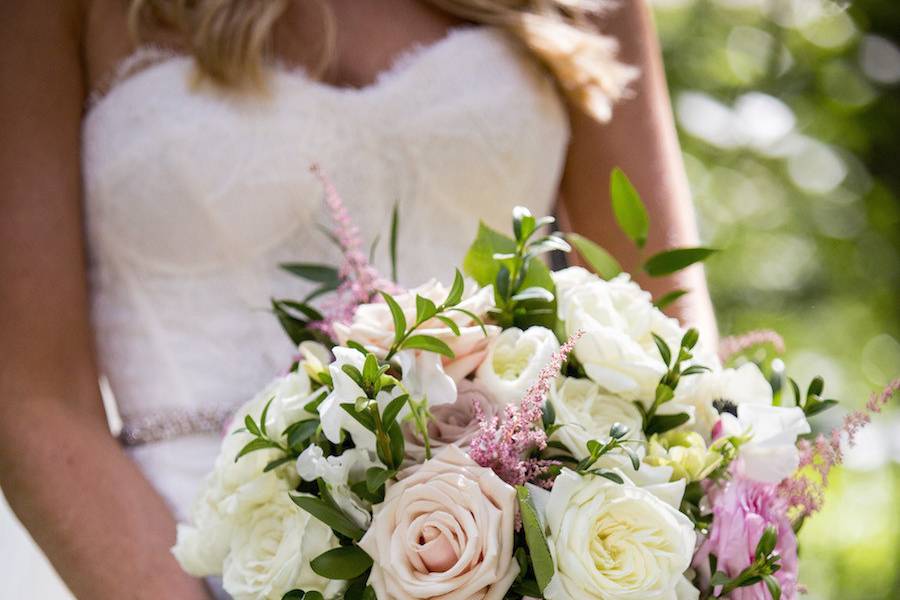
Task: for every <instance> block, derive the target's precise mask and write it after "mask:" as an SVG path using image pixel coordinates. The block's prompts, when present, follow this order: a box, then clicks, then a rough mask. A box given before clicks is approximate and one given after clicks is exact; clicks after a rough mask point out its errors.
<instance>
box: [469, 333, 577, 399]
mask: <svg viewBox="0 0 900 600" xmlns="http://www.w3.org/2000/svg"><path fill="white" fill-rule="evenodd" d="M557 350H559V341H558V340H557V339H556V335H555V334H554V333H553V332H552V331H550V330H549V329H547V328H545V327H530V328H528V329H527V330H525V331H522V330H521V329H518V328H516V327H512V328H510V329H507V330H505V331H504V332H503V333H501V334H500V335H499V336H497V337H496V338H494V340H493V341H491V344H490V346H488V351H487V356H486V357H485V359H484V362H482V363H481V366H480V367H478V371H477V374H476V376H475V382H476V383H478V384H479V385H481V386H482V387H484V388H485V389H486V390H487V391H488V392H489V393H490V394H491V395H492V396H493V397H494V399H495V400H497V401H498V402H499V403H501V404H515V403H518V402H521V400H522V398H523V397H524V396H525V392H526V391H528V388H529V387H531V386H532V385H533V384H534V382H535V381H536V380H537V376H538V373H539V372H540V370H541V369H542V368H543V367H544V366H545V365H546V364H547V363H548V362H549V361H550V359H551V358H552V356H553V353H554V352H556V351H557Z"/></svg>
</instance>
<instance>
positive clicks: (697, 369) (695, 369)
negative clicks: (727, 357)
mask: <svg viewBox="0 0 900 600" xmlns="http://www.w3.org/2000/svg"><path fill="white" fill-rule="evenodd" d="M709 371H712V369H710V368H709V367H705V366H703V365H691V366H689V367H688V368H687V369H685V370H684V371H682V372H681V376H682V377H686V376H688V375H697V374H698V373H707V372H709Z"/></svg>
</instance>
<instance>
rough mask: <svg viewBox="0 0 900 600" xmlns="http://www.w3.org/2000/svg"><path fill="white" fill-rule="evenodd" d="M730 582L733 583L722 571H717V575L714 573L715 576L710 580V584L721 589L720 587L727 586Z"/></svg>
mask: <svg viewBox="0 0 900 600" xmlns="http://www.w3.org/2000/svg"><path fill="white" fill-rule="evenodd" d="M729 581H731V578H730V577H729V576H728V575H727V574H725V573H723V572H722V571H716V572H715V573H713V576H712V577H710V579H709V583H710V585H712V586H713V587H719V586H720V585H725V584H726V583H728V582H729Z"/></svg>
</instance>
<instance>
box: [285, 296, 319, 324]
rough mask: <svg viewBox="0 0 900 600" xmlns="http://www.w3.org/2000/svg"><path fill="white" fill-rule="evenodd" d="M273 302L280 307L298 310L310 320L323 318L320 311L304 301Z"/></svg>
mask: <svg viewBox="0 0 900 600" xmlns="http://www.w3.org/2000/svg"><path fill="white" fill-rule="evenodd" d="M273 302H275V304H277V305H278V306H279V307H281V308H282V309H284V308H285V307H287V308H290V309H293V310H295V311H297V312H299V313H300V314H302V315H303V316H304V317H306V318H307V319H309V320H310V321H322V320H324V319H325V317H324V316H322V313H320V312H319V311H318V310H316V309H315V308H313V307H312V306H310V305H309V304H306V303H304V302H295V301H294V300H273Z"/></svg>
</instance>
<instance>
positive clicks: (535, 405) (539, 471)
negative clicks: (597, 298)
mask: <svg viewBox="0 0 900 600" xmlns="http://www.w3.org/2000/svg"><path fill="white" fill-rule="evenodd" d="M582 333H583V332H581V331H578V332H576V333H575V334H574V335H573V336H572V337H570V338H569V339H568V340H567V341H566V343H565V344H563V345H562V346H561V347H560V349H559V351H558V352H556V354H554V355H553V357H552V358H551V359H550V362H549V363H547V365H546V366H545V367H544V368H543V369H541V371H540V373H538V378H537V381H535V383H534V384H533V385H532V386H531V387H530V388H529V389H528V391H527V392H526V393H525V397H524V398H522V401H521V402H520V403H519V404H518V405H513V404H510V405H508V406H507V407H506V411H505V413H504V417H503V419H500V418H499V417H497V416H494V417H491V418H490V419H488V418H486V417H485V416H484V413H483V412H482V410H481V407H480V406H478V405H476V407H475V410H476V416H477V418H478V423H479V431H478V434H476V436H475V438H474V439H473V440H472V441H471V442H470V443H469V456H471V457H472V460H474V461H475V462H476V463H478V464H479V465H481V466H482V467H490V468H491V469H493V470H494V472H495V473H497V475H498V476H499V477H500V478H501V479H502V480H504V481H505V482H507V483H509V484H511V485H522V484H524V483H525V482H526V481H533V482H534V483H536V484H538V485H541V486H543V487H548V488H549V487H550V486H551V485H552V483H553V482H552V480H551V479H550V478H548V477H546V475H547V469H549V468H550V467H551V466H554V465H558V464H559V463H558V462H557V461H554V460H542V459H538V458H530V457H528V455H529V454H530V453H531V452H532V451H534V450H538V451H540V450H543V449H544V448H546V447H547V433H546V432H545V431H544V428H543V427H542V425H541V417H542V414H543V413H542V410H541V407H542V406H543V404H544V399H545V398H546V397H547V392H549V391H550V385H551V384H552V383H553V380H554V379H555V378H556V377H557V376H558V375H559V371H560V369H561V368H562V364H563V363H564V362H565V360H566V358H567V357H568V356H569V353H570V352H572V349H573V348H574V347H575V343H576V342H577V341H578V339H579V338H580V337H581V336H582Z"/></svg>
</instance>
